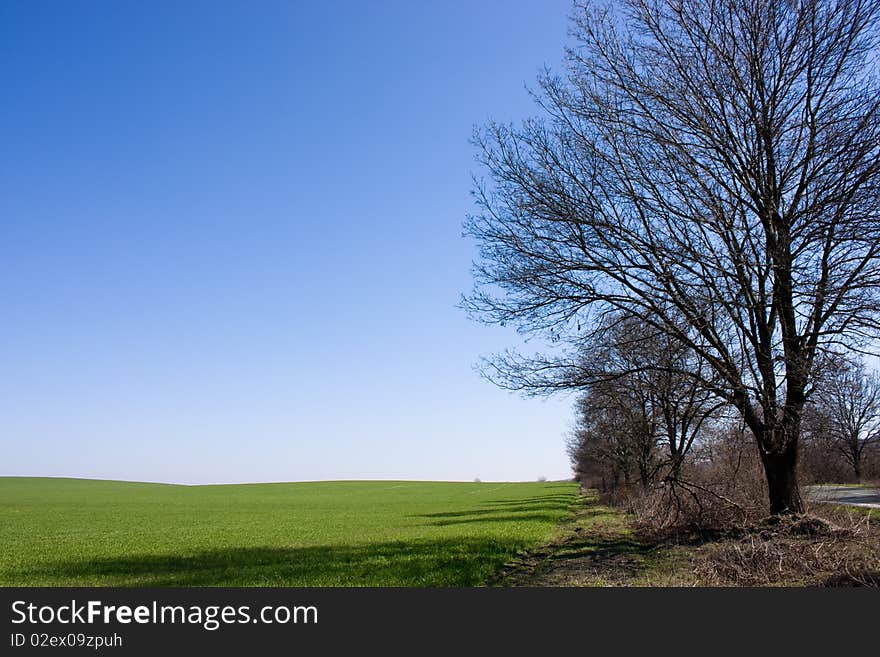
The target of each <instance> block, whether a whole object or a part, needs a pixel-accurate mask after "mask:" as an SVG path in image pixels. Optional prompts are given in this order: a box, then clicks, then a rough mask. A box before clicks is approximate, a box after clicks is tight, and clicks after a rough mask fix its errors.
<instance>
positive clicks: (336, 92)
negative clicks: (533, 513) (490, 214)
mask: <svg viewBox="0 0 880 657" xmlns="http://www.w3.org/2000/svg"><path fill="white" fill-rule="evenodd" d="M569 13H570V3H569V1H568V0H564V1H561V0H560V1H557V0H554V1H548V0H522V1H520V2H509V1H491V2H490V1H485V0H483V1H476V2H470V1H464V0H462V1H458V2H427V1H426V2H370V3H367V2H350V3H335V2H310V3H306V2H299V3H297V2H264V1H260V2H216V1H211V2H207V1H206V2H121V1H113V2H110V1H107V2H40V1H37V0H21V1H11V0H6V1H5V2H3V3H0V80H2V83H3V94H2V95H3V100H2V102H0V145H2V151H0V226H2V233H0V309H2V321H0V372H2V375H0V474H5V475H51V476H80V477H105V478H119V479H133V480H150V481H174V482H191V483H204V482H221V481H222V482H227V481H228V482H237V481H277V480H311V479H337V478H339V479H349V478H405V479H464V480H470V479H473V478H474V477H480V478H482V479H484V480H494V479H499V480H507V479H517V480H518V479H525V480H533V479H535V478H537V477H538V476H542V475H543V476H546V477H548V478H562V477H568V476H570V470H569V466H568V461H567V458H566V455H565V451H564V434H565V432H566V431H567V430H568V428H569V425H570V422H571V411H570V403H571V400H570V399H560V400H551V401H547V402H542V401H538V400H525V399H521V398H519V397H517V396H514V395H511V394H509V393H506V392H503V391H500V390H497V389H495V388H494V387H493V386H492V385H491V384H489V383H487V382H486V381H484V380H482V379H481V378H480V377H479V375H477V374H476V373H475V372H474V370H473V365H474V363H475V362H476V361H477V360H478V358H479V356H480V355H486V354H489V353H491V352H493V351H497V350H499V349H503V348H504V347H508V346H516V345H517V344H519V338H518V336H517V335H516V334H515V333H514V332H513V331H505V330H502V329H491V328H487V327H483V326H480V325H478V324H475V323H472V322H470V321H469V320H468V319H467V318H466V317H465V315H464V313H463V312H462V311H461V310H459V309H458V308H456V304H457V303H458V300H459V296H460V295H461V293H462V292H466V291H467V290H468V289H469V288H470V285H471V277H470V262H471V259H472V257H473V255H474V245H473V244H472V243H469V242H468V241H467V240H466V239H464V238H462V236H461V223H462V220H463V218H464V216H465V214H466V213H467V212H468V211H469V210H472V209H473V205H472V200H471V198H470V195H469V191H470V188H471V184H470V175H471V173H472V172H474V171H478V169H477V167H476V164H475V162H474V159H473V157H474V150H473V148H472V147H471V146H470V145H469V143H468V139H469V137H470V134H471V132H472V128H473V126H474V125H475V124H478V123H481V122H483V121H484V120H486V119H488V118H495V119H499V120H519V119H521V118H523V117H525V116H526V115H529V114H532V113H534V106H533V104H532V102H531V100H530V99H529V97H528V95H527V93H526V91H525V85H527V84H528V85H530V84H532V83H533V82H534V79H535V76H536V74H537V72H538V70H539V69H540V67H542V66H543V65H544V64H549V65H553V66H557V65H558V63H559V62H560V61H561V58H562V53H563V47H564V45H565V43H566V40H567V30H568V21H567V15H568V14H569Z"/></svg>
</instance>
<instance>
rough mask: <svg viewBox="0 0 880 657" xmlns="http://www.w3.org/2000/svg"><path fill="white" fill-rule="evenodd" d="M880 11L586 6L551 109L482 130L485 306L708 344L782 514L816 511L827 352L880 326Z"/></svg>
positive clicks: (642, 0)
mask: <svg viewBox="0 0 880 657" xmlns="http://www.w3.org/2000/svg"><path fill="white" fill-rule="evenodd" d="M878 17H880V0H864V1H861V0H837V1H826V0H800V1H799V0H792V1H788V2H784V1H781V0H779V1H773V0H626V1H625V2H623V3H622V4H621V5H620V6H616V7H615V8H613V9H612V8H608V7H604V8H603V7H595V6H593V5H577V6H576V9H575V16H574V23H573V25H574V27H573V36H574V38H575V39H576V44H575V46H574V47H572V48H571V49H569V51H568V58H567V61H568V66H567V71H566V72H565V74H564V75H561V76H556V75H553V74H551V73H550V72H548V73H547V74H545V75H544V76H542V77H541V79H540V89H539V90H538V91H537V93H536V94H535V95H536V98H537V100H538V103H539V106H540V109H541V111H542V113H543V114H542V116H540V117H538V118H533V119H530V120H527V121H525V122H524V123H523V124H522V125H521V126H519V127H514V126H507V125H498V124H490V125H488V126H486V127H485V129H483V130H481V131H479V132H478V134H477V136H476V143H477V145H478V147H479V149H480V153H481V159H482V162H483V163H484V165H485V168H486V171H487V177H488V181H487V182H486V183H479V184H478V185H477V189H476V193H477V196H478V202H479V204H480V208H481V210H480V212H479V213H477V214H476V215H475V216H473V217H470V218H469V219H468V221H467V224H466V229H467V231H468V232H469V234H471V235H473V236H474V237H476V239H477V241H478V243H479V246H480V257H479V258H478V260H477V262H476V265H475V270H476V277H477V285H476V289H475V291H474V293H473V294H472V295H471V296H470V297H469V298H468V301H467V305H468V307H469V309H470V310H471V311H472V312H473V314H474V315H475V316H477V317H478V318H479V319H481V320H483V321H487V322H498V323H513V324H516V325H517V326H518V327H519V328H520V329H521V330H522V331H524V332H532V333H543V334H545V335H550V336H552V337H553V338H554V340H568V339H569V338H571V337H572V336H579V335H582V334H583V332H584V331H586V332H589V331H591V330H594V329H595V328H596V327H597V326H601V325H602V324H603V322H602V321H601V320H602V317H603V316H605V315H607V314H608V313H610V312H614V313H620V312H622V313H625V314H627V315H629V316H630V317H633V318H636V319H638V320H639V321H641V322H642V323H644V324H645V325H646V326H650V327H653V328H654V329H656V330H658V331H660V332H663V333H665V334H666V335H668V336H670V337H671V338H673V339H675V340H677V341H678V342H679V343H680V344H682V345H684V346H686V347H687V348H688V349H690V350H692V352H693V353H694V354H697V355H699V357H700V358H701V359H702V360H703V362H705V363H706V364H707V366H708V368H709V369H710V370H711V372H712V375H711V376H706V377H700V383H701V384H703V385H705V386H706V387H707V388H708V389H711V390H712V391H713V392H714V393H715V394H717V395H718V396H719V397H721V398H723V399H725V400H727V401H728V402H729V403H730V404H731V405H732V406H734V407H735V408H736V409H737V410H738V411H739V413H740V414H741V416H742V419H743V420H744V422H745V423H746V424H747V425H748V427H749V428H750V429H751V432H752V433H753V434H754V436H755V440H756V443H757V448H758V451H759V453H760V456H761V460H762V463H763V465H764V470H765V473H766V479H767V484H768V489H769V502H770V509H771V512H773V513H785V512H799V511H801V510H802V502H801V498H800V494H799V490H798V485H797V478H796V473H797V458H798V443H799V436H800V423H801V415H802V412H803V408H804V404H805V402H806V400H807V399H808V397H809V395H810V393H811V387H812V384H813V381H814V372H815V368H816V363H817V361H818V360H819V359H820V356H819V355H820V354H821V353H822V351H823V350H826V349H831V348H835V349H837V348H841V347H847V348H849V347H857V348H861V347H863V346H864V345H865V343H866V342H865V341H866V340H869V339H871V338H872V337H874V336H875V335H876V332H877V330H878V328H880V323H878V314H877V313H878V310H880V267H878V264H880V263H878V258H877V256H878V252H880V221H878V219H880V189H878V186H880V85H878V82H877V80H876V78H875V64H876V62H875V60H874V57H875V56H876V46H877V43H878V41H877V21H878ZM579 328H580V329H581V330H580V331H579V330H578V329H579ZM550 360H552V358H551V359H550ZM510 362H511V361H510V360H507V361H506V364H507V365H510ZM519 366H520V369H521V370H529V369H530V368H532V367H534V366H535V361H529V360H524V361H521V362H520V363H519ZM545 366H546V362H544V363H539V364H538V367H545ZM505 369H506V371H508V372H509V371H510V368H509V367H507V368H504V367H502V368H501V371H502V372H503V371H505ZM697 376H699V375H697Z"/></svg>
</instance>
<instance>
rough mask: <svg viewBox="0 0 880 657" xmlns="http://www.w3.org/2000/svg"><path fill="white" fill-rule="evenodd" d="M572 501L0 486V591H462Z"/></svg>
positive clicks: (564, 488)
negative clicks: (18, 588)
mask: <svg viewBox="0 0 880 657" xmlns="http://www.w3.org/2000/svg"><path fill="white" fill-rule="evenodd" d="M576 496H577V488H576V486H575V484H573V483H501V484H499V483H439V482H438V483H432V482H402V481H401V482H392V481H381V482H378V481H373V482H318V483H294V484H245V485H228V486H225V485H224V486H192V487H189V486H172V485H165V484H142V483H128V482H112V481H92V480H77V479H39V478H18V477H9V478H0V546H2V550H0V585H4V586H15V585H20V586H40V585H42V586H53V585H57V586H90V585H96V586H102V585H119V586H178V585H186V586H220V585H229V586H358V585H366V586H469V585H475V584H479V583H481V582H483V581H484V580H485V579H486V578H487V577H489V576H490V575H491V574H492V573H493V572H494V571H496V570H497V569H498V568H499V567H500V566H501V565H502V564H503V563H504V562H505V561H507V560H508V559H509V558H510V557H511V556H512V555H514V554H515V553H517V552H518V551H520V550H522V549H524V548H526V547H529V546H532V545H535V544H537V543H540V542H542V541H546V540H547V539H548V538H550V537H551V535H552V534H553V533H554V531H555V527H556V525H557V523H558V522H559V521H560V520H561V519H563V518H565V517H566V516H568V515H569V514H570V511H571V509H572V505H573V504H574V502H575V499H576Z"/></svg>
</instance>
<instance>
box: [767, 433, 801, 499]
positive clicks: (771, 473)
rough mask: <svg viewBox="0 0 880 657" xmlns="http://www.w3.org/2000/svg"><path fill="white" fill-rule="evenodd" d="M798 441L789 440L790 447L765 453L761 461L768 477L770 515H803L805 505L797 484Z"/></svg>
mask: <svg viewBox="0 0 880 657" xmlns="http://www.w3.org/2000/svg"><path fill="white" fill-rule="evenodd" d="M797 447H798V441H797V440H789V441H788V446H787V447H785V448H784V449H782V450H780V451H773V452H764V451H763V450H762V454H761V461H762V462H763V464H764V474H765V475H766V476H767V489H768V492H769V495H770V513H772V514H773V515H781V514H786V513H803V511H804V503H803V501H802V500H801V493H800V490H799V488H798V482H797V455H798V449H797Z"/></svg>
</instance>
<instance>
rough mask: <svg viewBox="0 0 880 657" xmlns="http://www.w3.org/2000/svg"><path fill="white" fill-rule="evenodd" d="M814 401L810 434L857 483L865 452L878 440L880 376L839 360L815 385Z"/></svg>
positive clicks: (860, 365) (879, 428)
mask: <svg viewBox="0 0 880 657" xmlns="http://www.w3.org/2000/svg"><path fill="white" fill-rule="evenodd" d="M814 401H815V405H814V406H815V408H814V412H813V414H812V417H813V422H812V424H813V432H814V433H815V434H817V437H818V438H819V439H820V440H822V441H823V442H824V443H825V444H826V445H828V446H829V447H830V448H831V449H833V450H834V451H836V452H837V453H838V454H839V455H840V456H842V457H843V458H844V459H845V460H846V462H847V463H848V464H849V466H850V467H851V468H852V471H853V475H854V476H855V478H856V481H860V480H861V478H862V456H863V454H864V452H865V449H866V448H867V447H868V445H870V444H872V443H876V442H878V441H880V376H878V375H877V374H876V373H870V374H869V373H867V372H866V371H865V367H864V364H862V363H851V362H846V361H842V362H840V363H839V364H838V366H837V367H836V368H834V369H833V370H832V371H831V372H830V373H829V374H828V375H827V376H826V377H824V378H823V380H822V382H821V383H820V384H819V385H818V386H817V389H816V394H815V397H814Z"/></svg>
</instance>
